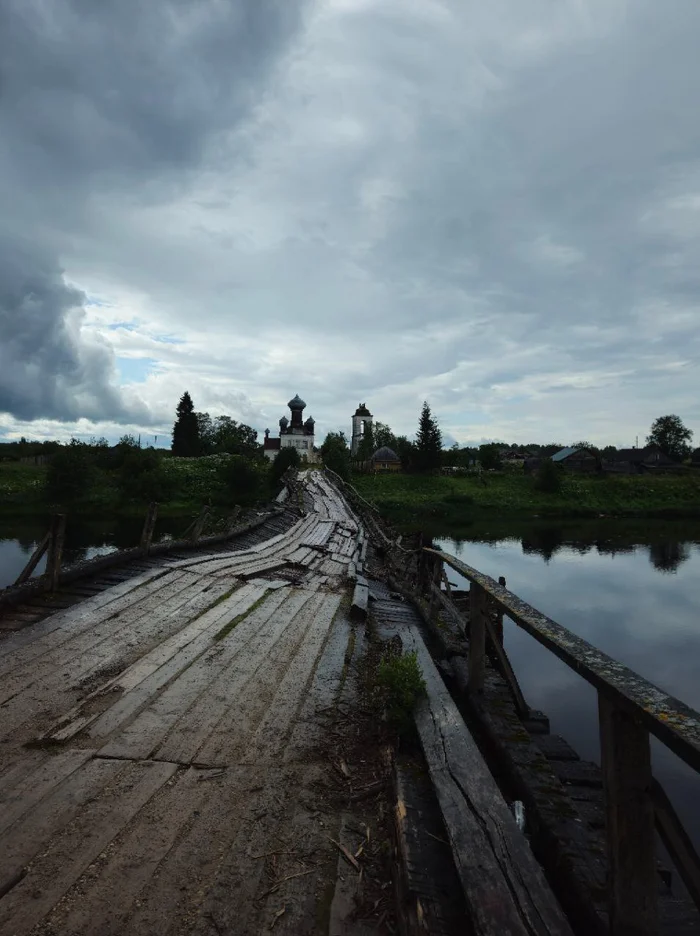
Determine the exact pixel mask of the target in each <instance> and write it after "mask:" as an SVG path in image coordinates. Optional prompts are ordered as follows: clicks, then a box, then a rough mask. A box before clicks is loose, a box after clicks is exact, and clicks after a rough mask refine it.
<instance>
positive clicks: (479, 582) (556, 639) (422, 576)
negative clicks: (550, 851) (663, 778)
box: [414, 548, 700, 936]
mask: <svg viewBox="0 0 700 936" xmlns="http://www.w3.org/2000/svg"><path fill="white" fill-rule="evenodd" d="M445 565H446V566H449V567H450V568H452V569H454V570H455V572H458V573H459V574H460V575H462V576H463V577H464V578H465V579H467V580H468V581H469V583H470V590H469V611H470V614H469V623H468V636H469V688H470V691H471V692H472V693H473V694H474V695H475V696H476V697H477V698H478V696H479V695H480V694H481V693H482V692H483V687H484V673H485V666H486V650H487V639H488V640H489V642H490V644H491V647H492V648H493V650H494V651H495V653H496V654H497V656H498V662H499V665H500V667H502V668H503V669H504V670H506V672H507V670H510V674H511V678H508V682H509V684H510V685H511V690H513V691H514V698H515V701H516V705H517V707H518V708H519V709H520V710H523V711H524V710H526V709H527V706H526V704H525V700H524V698H523V697H522V693H521V692H520V688H519V686H517V680H516V679H515V674H514V673H512V669H511V668H510V663H509V662H508V660H507V657H506V656H505V654H504V653H503V651H502V647H501V650H500V655H499V650H498V648H499V647H500V646H501V641H500V640H499V639H498V635H497V634H496V633H495V631H494V626H493V621H492V615H491V613H490V612H489V608H494V607H495V608H497V609H498V613H499V614H501V613H502V614H505V615H506V616H507V617H508V618H510V619H511V620H512V621H513V622H514V623H515V624H517V625H518V627H521V628H522V629H523V630H525V631H527V633H528V634H530V635H531V636H532V637H534V639H535V640H536V641H537V642H538V643H540V644H541V645H542V646H543V647H546V648H547V649H548V650H550V651H551V652H552V653H554V654H555V655H556V656H557V657H559V659H560V660H562V661H563V662H564V663H566V665H567V666H569V667H570V668H571V669H573V670H574V671H575V672H576V673H578V675H579V676H581V677H582V678H583V679H585V680H586V681H587V682H589V683H590V684H591V685H592V686H594V687H595V688H596V690H597V693H598V712H599V727H600V746H601V768H602V774H603V786H604V790H605V801H606V826H607V843H608V859H609V901H610V931H611V933H612V934H613V936H622V934H631V933H635V934H640V936H652V934H655V933H657V932H658V917H657V899H656V895H657V881H656V855H655V836H654V830H655V829H656V830H657V831H658V833H659V835H660V837H661V839H662V841H663V843H664V845H665V846H666V849H667V850H668V852H669V854H670V856H671V858H672V860H673V862H674V864H675V866H676V868H677V870H678V873H679V874H680V876H681V878H682V880H683V882H684V884H685V886H686V887H687V889H688V892H689V894H690V895H691V897H692V899H693V900H694V902H695V904H696V906H697V907H698V908H699V909H700V858H699V857H698V853H697V851H696V849H695V848H694V846H693V843H692V841H691V839H690V837H689V836H688V835H687V833H686V832H685V830H684V828H683V825H682V823H681V821H680V819H679V818H678V816H677V815H676V813H675V810H674V809H673V807H672V805H671V803H670V801H669V799H668V797H667V796H666V794H665V793H664V791H663V790H662V788H661V786H660V784H659V783H658V782H657V781H656V780H655V779H654V778H653V777H652V772H651V751H650V743H649V739H650V735H653V736H654V737H655V738H658V740H659V741H661V742H662V743H663V744H664V745H665V746H666V747H668V748H669V749H670V750H671V751H673V752H674V754H676V755H677V756H678V757H680V758H681V759H682V760H683V761H685V763H686V764H688V765H689V766H690V767H692V768H693V769H694V770H695V771H700V713H698V712H696V711H694V710H693V709H691V708H689V707H688V706H686V705H684V703H683V702H681V701H679V700H678V699H676V698H674V697H673V696H671V695H668V694H667V693H665V692H664V691H663V690H661V689H659V688H658V687H657V686H654V685H653V684H652V683H650V682H648V681H647V680H646V679H643V678H642V677H641V676H639V675H638V674H637V673H635V672H633V671H632V670H630V669H628V667H626V666H624V665H623V664H621V663H619V662H617V661H616V660H614V659H612V658H611V657H609V656H607V654H605V653H602V652H601V651H600V650H598V649H597V648H596V647H594V646H593V645H592V644H590V643H588V642H587V641H585V640H583V639H582V638H581V637H578V636H577V635H576V634H574V633H572V632H571V631H569V630H567V628H565V627H563V626H562V625H561V624H558V623H557V622H556V621H553V620H552V619H551V618H549V617H547V616H546V615H544V614H542V613H541V612H540V611H538V610H536V609H535V608H533V607H531V606H530V605H529V604H527V602H525V601H522V600H521V599H520V598H519V597H518V596H517V595H514V594H513V593H512V592H510V591H508V589H507V588H506V587H505V581H504V580H502V583H501V582H496V581H494V579H492V578H490V577H489V576H488V575H484V574H483V573H482V572H479V571H478V570H477V569H474V568H472V567H471V566H469V565H466V564H465V563H464V562H460V560H459V559H455V558H454V557H453V556H451V555H449V554H447V553H444V552H442V551H441V550H436V549H433V548H424V549H423V550H422V555H421V559H420V562H419V567H418V575H417V579H418V581H417V587H416V588H415V590H414V591H415V593H418V594H420V593H422V594H423V595H425V596H426V597H427V598H428V600H429V602H431V603H433V602H434V603H439V604H440V605H441V606H442V607H443V608H447V607H448V606H449V608H450V609H451V610H450V613H452V614H455V613H456V614H458V615H459V612H458V611H457V610H456V609H455V608H454V605H453V603H452V602H451V601H450V597H449V596H448V595H447V594H446V593H445V592H443V591H442V589H441V588H440V583H441V579H442V576H443V573H444V566H445ZM462 620H464V619H462ZM502 671H503V670H502ZM514 687H517V690H516V689H515V688H514Z"/></svg>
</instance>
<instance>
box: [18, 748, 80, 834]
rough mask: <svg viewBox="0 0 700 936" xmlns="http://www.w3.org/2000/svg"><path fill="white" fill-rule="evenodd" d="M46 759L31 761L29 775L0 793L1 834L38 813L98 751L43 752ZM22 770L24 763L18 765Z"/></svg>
mask: <svg viewBox="0 0 700 936" xmlns="http://www.w3.org/2000/svg"><path fill="white" fill-rule="evenodd" d="M41 753H42V754H43V759H42V761H41V762H40V763H36V761H35V760H34V759H33V758H31V757H30V758H27V760H28V762H29V763H28V767H29V771H30V772H29V774H28V775H27V774H23V773H22V774H19V775H18V776H17V777H16V782H15V784H14V786H12V787H10V788H9V789H8V788H7V787H6V788H5V789H4V790H3V791H2V792H1V793H0V834H2V833H3V832H5V830H6V829H9V828H10V826H11V825H12V824H13V823H15V822H16V821H17V820H18V819H20V818H21V817H22V816H24V815H25V814H26V813H27V812H29V810H30V809H34V807H35V806H36V804H37V803H39V802H41V800H43V799H44V797H45V796H47V795H48V794H49V793H50V792H51V791H52V790H53V789H54V787H56V786H57V785H58V784H59V783H61V782H62V781H63V780H65V778H66V777H69V776H70V775H71V774H72V773H74V771H76V770H78V768H79V767H82V765H83V764H84V763H85V762H86V761H88V760H90V758H91V757H92V756H93V754H94V753H95V752H94V751H85V750H82V751H59V752H58V753H47V752H45V751H42V752H41ZM18 767H20V768H21V767H22V762H21V761H20V763H19V764H18Z"/></svg>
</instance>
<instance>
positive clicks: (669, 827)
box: [651, 779, 700, 910]
mask: <svg viewBox="0 0 700 936" xmlns="http://www.w3.org/2000/svg"><path fill="white" fill-rule="evenodd" d="M651 799H652V802H653V804H654V820H655V822H656V831H657V832H658V833H659V835H660V836H661V841H662V842H663V843H664V845H665V846H666V851H667V852H668V853H669V855H670V856H671V858H672V859H673V863H674V865H675V866H676V869H677V870H678V873H679V874H680V876H681V879H682V881H683V883H684V884H685V886H686V888H687V889H688V893H689V894H690V896H691V897H692V899H693V902H694V903H695V906H696V907H697V908H698V910H700V856H699V855H698V853H697V851H696V850H695V846H694V845H693V842H692V840H691V838H690V836H689V835H688V833H687V832H686V831H685V829H684V828H683V825H682V823H681V821H680V819H679V818H678V815H677V814H676V811H675V809H674V808H673V805H672V804H671V801H670V800H669V798H668V796H667V795H666V791H665V790H664V788H663V787H662V786H661V784H660V783H659V782H658V781H657V780H653V779H652V781H651Z"/></svg>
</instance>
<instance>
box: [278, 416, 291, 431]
mask: <svg viewBox="0 0 700 936" xmlns="http://www.w3.org/2000/svg"><path fill="white" fill-rule="evenodd" d="M288 425H289V420H288V419H287V417H286V416H283V417H282V418H281V419H280V429H286V428H287V426H288Z"/></svg>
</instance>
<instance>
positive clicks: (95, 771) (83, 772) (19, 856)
mask: <svg viewBox="0 0 700 936" xmlns="http://www.w3.org/2000/svg"><path fill="white" fill-rule="evenodd" d="M123 769H124V763H123V762H120V761H104V760H100V761H97V760H92V761H88V762H87V763H86V764H85V766H84V767H82V768H81V769H80V770H78V771H76V772H75V773H74V774H72V775H71V776H70V777H69V780H68V782H64V783H61V784H59V785H58V786H57V787H56V789H55V790H54V791H53V793H52V794H51V796H48V797H46V798H45V799H43V800H42V801H41V802H39V803H38V804H37V805H36V806H35V807H34V809H32V810H30V811H29V812H28V813H27V814H26V815H25V817H24V818H23V819H22V821H21V822H20V823H18V825H17V826H15V827H14V828H11V829H10V830H9V831H8V832H6V833H5V834H4V835H2V836H0V854H2V866H1V869H0V893H2V892H3V891H4V889H5V887H6V884H7V883H8V882H10V881H12V880H14V879H16V877H17V875H18V874H20V873H21V872H22V869H23V868H24V867H25V866H26V865H28V864H29V862H30V861H31V860H32V859H33V858H34V856H35V855H37V854H38V853H39V852H41V851H43V850H44V849H45V848H46V844H47V842H48V841H49V840H50V839H51V837H52V836H53V835H54V833H56V832H58V831H59V830H61V829H63V828H64V826H66V825H67V824H68V823H69V822H71V821H72V820H73V819H74V818H75V816H76V815H77V814H78V812H79V811H80V809H81V808H82V807H83V805H84V804H85V803H86V802H88V801H89V800H90V799H92V798H94V797H95V796H96V795H97V794H98V793H99V791H100V790H101V789H102V788H103V787H104V786H105V785H106V784H109V783H111V782H112V781H113V780H114V779H115V777H116V776H117V775H118V774H119V772H120V771H122V770H123ZM8 896H9V895H8ZM6 900H7V896H6V897H4V898H3V900H2V901H0V908H2V907H4V905H5V901H6ZM0 932H14V930H3V929H2V926H0Z"/></svg>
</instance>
